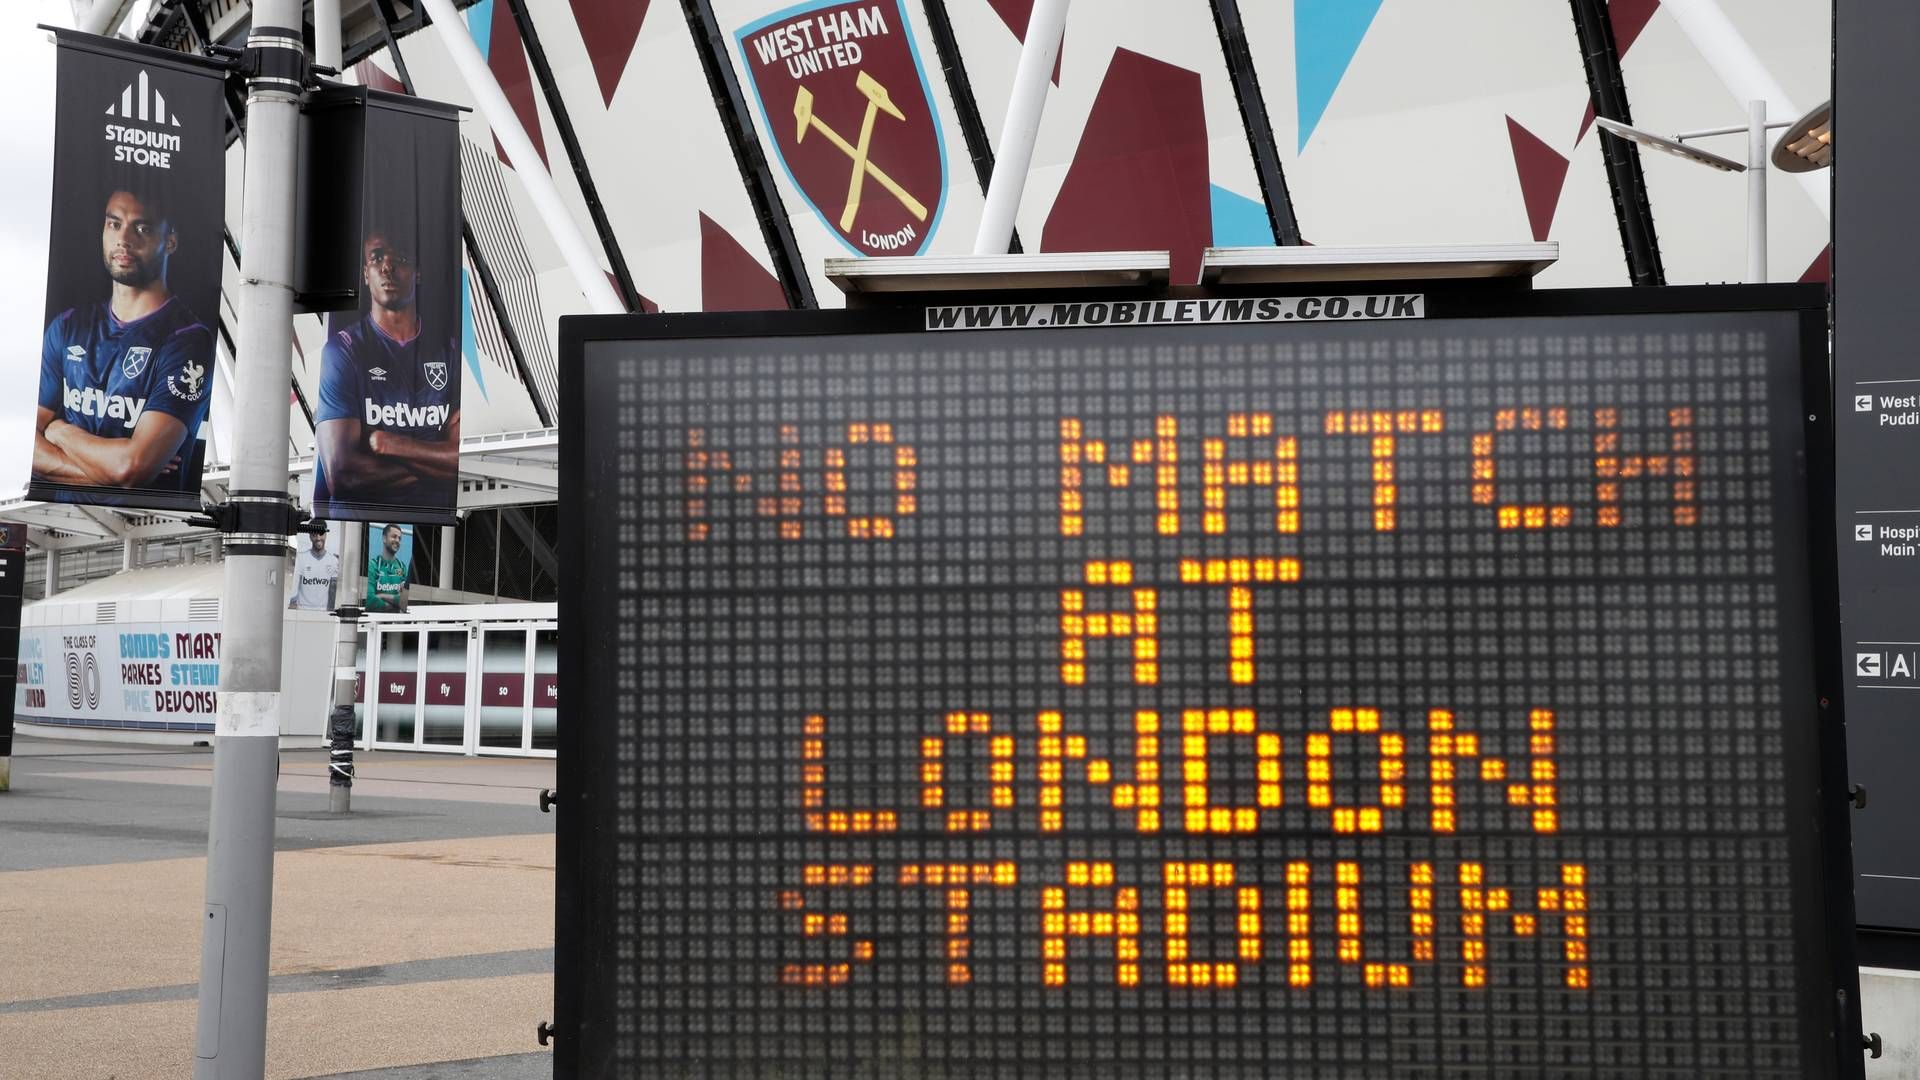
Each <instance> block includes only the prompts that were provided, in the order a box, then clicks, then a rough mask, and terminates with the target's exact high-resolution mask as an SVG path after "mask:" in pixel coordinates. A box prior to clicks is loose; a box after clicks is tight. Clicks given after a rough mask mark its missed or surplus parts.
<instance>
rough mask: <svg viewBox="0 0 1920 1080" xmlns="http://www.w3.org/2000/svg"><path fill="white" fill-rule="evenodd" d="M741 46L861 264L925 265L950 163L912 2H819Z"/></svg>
mask: <svg viewBox="0 0 1920 1080" xmlns="http://www.w3.org/2000/svg"><path fill="white" fill-rule="evenodd" d="M734 38H735V42H736V43H737V45H738V46H739V48H740V53H741V57H742V59H743V61H744V63H745V65H746V70H747V82H748V86H749V89H750V92H751V93H752V94H753V95H754V96H755V97H756V98H757V99H758V101H759V104H760V117H761V122H762V123H763V124H764V125H765V127H766V129H767V131H769V132H771V133H772V136H773V142H774V147H775V149H776V150H777V151H778V153H779V156H780V163H781V164H782V165H784V166H785V167H786V170H787V175H788V177H789V178H791V179H792V181H793V185H794V187H796V188H798V189H799V190H800V194H801V195H802V196H803V197H804V198H805V199H806V200H807V202H808V204H809V205H811V206H812V207H813V210H814V213H816V214H819V215H820V219H821V220H822V221H823V222H824V223H825V224H826V225H827V227H828V228H829V229H831V230H832V231H833V232H834V235H836V236H838V237H839V238H840V240H841V242H842V243H845V244H846V245H847V246H848V247H850V248H852V249H853V250H854V251H856V252H858V253H859V254H862V255H914V254H918V253H919V252H920V251H921V250H922V249H923V248H924V247H925V246H926V244H927V241H929V240H931V239H932V238H933V233H934V230H935V229H936V228H938V227H939V224H940V211H941V208H942V206H943V205H944V204H945V200H946V194H947V155H946V147H945V144H944V139H943V137H942V135H941V131H940V118H939V117H938V116H936V115H935V114H934V111H933V92H932V90H931V89H929V88H928V86H927V77H926V73H925V70H924V69H923V68H922V67H921V64H920V54H919V51H918V49H916V48H915V46H914V43H913V32H912V29H911V27H910V26H909V25H908V23H907V12H906V7H905V4H904V3H903V2H902V0H814V2H811V3H805V4H801V5H799V6H797V7H791V8H788V9H786V10H785V11H782V12H779V13H777V14H774V15H770V16H768V17H767V18H765V19H762V20H760V21H759V22H756V23H753V24H751V25H750V26H748V27H746V28H745V29H743V30H740V31H739V32H738V33H736V34H735V35H734Z"/></svg>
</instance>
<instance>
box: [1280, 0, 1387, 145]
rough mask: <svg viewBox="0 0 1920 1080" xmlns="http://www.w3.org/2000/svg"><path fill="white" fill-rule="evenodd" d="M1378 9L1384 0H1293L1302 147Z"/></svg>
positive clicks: (1296, 92) (1294, 54) (1324, 110)
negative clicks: (1381, 0)
mask: <svg viewBox="0 0 1920 1080" xmlns="http://www.w3.org/2000/svg"><path fill="white" fill-rule="evenodd" d="M1379 10H1380V0H1294V3H1293V70H1294V91H1295V99H1296V101H1297V102H1298V103H1299V107H1300V149H1302V150H1305V149H1306V148H1307V140H1308V139H1309V138H1311V137H1312V136H1313V129H1314V128H1315V127H1316V126H1318V125H1319V123H1320V116H1321V114H1323V113H1325V112H1326V111H1327V103H1328V102H1330V101H1332V100H1333V92H1334V90H1335V89H1336V88H1337V87H1339V85H1340V79H1341V77H1342V76H1344V75H1345V74H1346V73H1347V65H1348V64H1350V63H1352V62H1353V54H1354V53H1355V52H1357V51H1358V50H1359V48H1360V39H1362V38H1364V37H1366V36H1367V27H1369V26H1371V25H1373V17H1374V15H1375V14H1376V13H1377V12H1379Z"/></svg>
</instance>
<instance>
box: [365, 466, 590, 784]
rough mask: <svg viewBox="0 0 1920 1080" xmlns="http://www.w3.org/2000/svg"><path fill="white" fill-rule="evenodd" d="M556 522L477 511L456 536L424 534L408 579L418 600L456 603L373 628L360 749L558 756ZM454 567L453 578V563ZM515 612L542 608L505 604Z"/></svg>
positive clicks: (383, 619) (368, 622)
mask: <svg viewBox="0 0 1920 1080" xmlns="http://www.w3.org/2000/svg"><path fill="white" fill-rule="evenodd" d="M555 510H556V508H555V507H554V506H552V505H551V504H549V505H544V506H522V507H500V508H489V509H475V510H470V511H468V512H467V513H466V514H465V515H464V516H463V517H462V519H461V522H460V524H459V525H458V526H457V527H456V528H455V529H453V530H452V531H451V535H449V534H448V532H447V531H443V530H440V529H431V528H424V529H419V530H416V535H415V538H414V544H415V548H414V552H415V555H414V560H413V566H412V569H411V573H410V575H409V580H410V582H411V588H412V590H413V593H414V596H415V597H421V596H426V597H438V598H443V599H446V600H450V601H452V603H451V604H444V605H442V604H434V603H420V602H418V601H417V600H416V601H415V602H414V603H412V604H411V605H410V609H409V610H408V611H407V612H406V613H405V614H398V615H384V614H383V615H369V616H367V617H366V619H365V621H364V623H363V624H362V625H363V628H364V632H363V633H362V635H361V637H360V643H359V649H358V656H357V661H356V662H357V667H358V670H359V672H360V681H359V685H358V687H357V688H356V690H357V693H356V697H355V705H354V716H355V722H356V727H357V729H358V737H359V741H360V744H361V745H362V746H363V747H368V748H371V749H374V750H423V751H435V752H441V753H465V754H519V755H531V756H551V755H552V754H553V753H554V747H555V745H556V735H557V730H558V718H559V708H558V705H559V681H558V678H557V674H556V672H557V666H556V665H557V662H558V659H559V641H560V631H559V627H558V625H557V623H556V606H555V604H554V603H553V601H554V600H556V599H557V592H558V587H559V586H558V581H557V576H558V566H557V564H556V562H555V559H554V555H553V550H554V539H555V530H556V528H557V524H558V517H557V514H556V513H555ZM449 540H450V541H451V546H449V544H448V543H447V542H448V541H449ZM449 558H450V559H451V566H448V565H446V563H445V562H444V560H447V559H449ZM436 585H438V586H441V587H439V588H436V587H435V586H436ZM516 600H519V601H534V602H533V603H512V602H507V601H516ZM476 601H477V602H476ZM488 601H494V602H488ZM369 688H371V692H369Z"/></svg>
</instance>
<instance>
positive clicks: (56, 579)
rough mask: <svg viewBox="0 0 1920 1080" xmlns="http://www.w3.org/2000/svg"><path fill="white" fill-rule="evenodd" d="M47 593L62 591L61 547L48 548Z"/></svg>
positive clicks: (49, 594) (50, 594)
mask: <svg viewBox="0 0 1920 1080" xmlns="http://www.w3.org/2000/svg"><path fill="white" fill-rule="evenodd" d="M46 552H47V595H48V596H52V595H53V594H54V593H57V592H59V591H60V549H59V548H47V549H46Z"/></svg>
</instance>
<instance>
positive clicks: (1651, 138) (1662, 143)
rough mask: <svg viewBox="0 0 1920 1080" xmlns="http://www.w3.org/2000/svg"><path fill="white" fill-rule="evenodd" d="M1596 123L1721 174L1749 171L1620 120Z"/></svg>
mask: <svg viewBox="0 0 1920 1080" xmlns="http://www.w3.org/2000/svg"><path fill="white" fill-rule="evenodd" d="M1594 123H1596V124H1598V125H1600V129H1601V130H1602V131H1605V132H1608V133H1609V134H1612V135H1616V136H1618V137H1620V138H1622V139H1627V140H1630V141H1632V142H1637V143H1639V144H1640V145H1641V146H1645V147H1649V148H1651V149H1654V150H1658V151H1660V152H1661V153H1664V154H1672V155H1673V156H1674V157H1680V158H1686V159H1687V160H1688V161H1691V162H1693V163H1695V164H1697V165H1705V166H1707V167H1708V168H1710V169H1719V170H1720V171H1721V172H1732V173H1738V172H1746V171H1747V167H1746V166H1745V165H1742V164H1741V163H1739V162H1737V161H1735V160H1733V159H1732V158H1723V157H1721V156H1720V155H1719V154H1714V153H1709V152H1707V151H1705V150H1702V149H1700V148H1699V147H1697V146H1688V145H1687V144H1686V143H1683V142H1680V141H1679V140H1678V139H1669V138H1666V137H1664V136H1660V135H1655V134H1654V133H1653V132H1651V131H1641V130H1640V129H1639V128H1636V127H1628V126H1627V125H1625V124H1623V123H1621V122H1620V121H1618V120H1609V119H1607V118H1606V117H1604V116H1601V117H1596V118H1595V119H1594Z"/></svg>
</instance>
